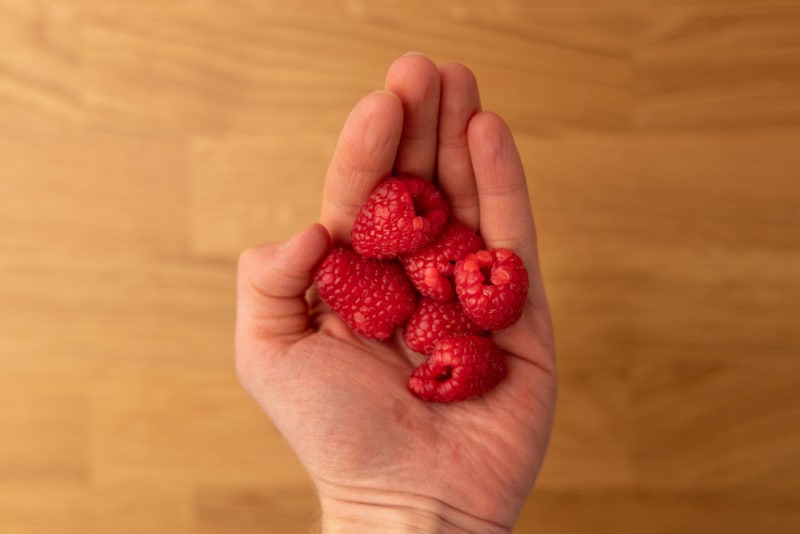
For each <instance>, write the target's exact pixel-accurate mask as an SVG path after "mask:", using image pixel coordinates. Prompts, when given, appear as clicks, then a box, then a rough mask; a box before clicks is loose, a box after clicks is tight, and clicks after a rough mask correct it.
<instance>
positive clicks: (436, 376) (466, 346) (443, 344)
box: [408, 336, 507, 402]
mask: <svg viewBox="0 0 800 534" xmlns="http://www.w3.org/2000/svg"><path fill="white" fill-rule="evenodd" d="M506 370H507V368H506V355H505V353H504V352H503V351H502V350H500V349H499V348H498V347H497V345H495V344H494V342H493V341H492V340H491V339H489V338H485V337H479V336H453V337H447V338H444V339H442V340H441V341H439V342H438V343H437V344H436V348H435V349H434V351H433V353H432V354H431V356H430V358H429V359H428V361H427V362H425V363H423V364H422V365H420V366H419V367H417V368H416V369H414V372H413V373H412V374H411V378H409V379H408V389H410V390H411V392H412V393H414V395H416V396H417V397H419V398H421V399H423V400H426V401H435V402H453V401H460V400H464V399H468V398H470V397H476V396H478V395H481V394H482V393H485V392H487V391H489V390H490V389H492V388H493V387H494V386H496V385H497V384H498V383H500V381H501V380H502V379H503V377H504V376H505V375H506Z"/></svg>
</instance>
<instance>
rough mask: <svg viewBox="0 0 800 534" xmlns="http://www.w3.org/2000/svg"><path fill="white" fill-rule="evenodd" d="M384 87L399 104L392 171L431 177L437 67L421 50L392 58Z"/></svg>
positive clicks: (436, 119)
mask: <svg viewBox="0 0 800 534" xmlns="http://www.w3.org/2000/svg"><path fill="white" fill-rule="evenodd" d="M386 89H387V90H388V91H391V92H393V93H394V94H396V95H397V96H398V97H399V98H400V101H401V102H402V105H403V131H402V137H401V140H400V146H399V147H398V150H397V157H396V160H395V167H394V169H395V173H396V174H405V173H407V174H413V175H416V176H420V177H422V178H426V179H428V180H431V179H433V177H434V172H435V170H436V150H437V149H436V139H437V124H438V115H439V91H440V87H439V69H438V68H437V67H436V65H435V64H434V63H433V62H432V61H431V60H430V59H428V58H427V57H425V56H424V55H422V54H417V53H410V54H406V55H405V56H403V57H401V58H399V59H397V60H395V62H394V63H392V65H391V66H390V67H389V70H388V72H387V73H386Z"/></svg>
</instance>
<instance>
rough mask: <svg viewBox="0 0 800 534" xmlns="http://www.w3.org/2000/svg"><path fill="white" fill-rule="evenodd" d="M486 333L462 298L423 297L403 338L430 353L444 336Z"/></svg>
mask: <svg viewBox="0 0 800 534" xmlns="http://www.w3.org/2000/svg"><path fill="white" fill-rule="evenodd" d="M482 333H484V330H483V329H482V328H481V327H479V326H478V325H476V324H475V323H473V322H472V321H471V320H470V319H469V317H467V316H466V315H465V314H464V310H463V309H462V308H461V304H459V302H458V300H456V299H453V300H448V301H447V302H439V301H436V300H433V299H430V298H426V297H422V298H421V299H420V301H419V302H418V303H417V309H416V310H414V313H413V314H412V315H411V317H410V318H409V319H408V322H407V323H406V327H405V330H404V331H403V340H404V341H405V342H406V345H408V348H410V349H411V350H413V351H415V352H420V353H422V354H430V353H431V352H433V346H434V345H435V344H436V342H437V341H439V340H440V339H442V338H444V337H449V336H454V335H458V334H463V335H468V334H475V335H479V334H482Z"/></svg>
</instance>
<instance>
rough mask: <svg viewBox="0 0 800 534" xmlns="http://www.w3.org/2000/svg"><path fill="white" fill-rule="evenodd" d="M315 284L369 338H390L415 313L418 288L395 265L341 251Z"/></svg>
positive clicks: (328, 259)
mask: <svg viewBox="0 0 800 534" xmlns="http://www.w3.org/2000/svg"><path fill="white" fill-rule="evenodd" d="M314 281H315V283H316V284H317V289H318V291H319V296H320V298H321V299H322V300H324V301H325V302H326V303H327V304H328V306H330V307H331V309H332V310H333V311H335V312H336V313H337V314H338V315H339V316H340V317H341V318H342V319H344V321H345V322H346V323H347V324H348V325H349V326H350V328H352V329H353V330H355V331H356V332H358V333H359V334H361V335H363V336H365V337H370V338H375V339H386V338H388V337H389V336H391V335H392V332H393V331H394V329H395V328H397V327H399V326H401V325H402V324H403V323H404V322H405V321H406V319H408V317H409V316H410V315H411V313H412V312H413V311H414V304H415V300H416V294H415V293H414V288H413V286H412V285H411V283H410V282H409V281H408V278H406V275H405V272H404V271H403V268H402V266H401V265H400V264H399V263H397V262H394V261H381V260H373V259H367V258H362V257H361V256H359V255H358V254H356V253H354V252H352V251H350V250H346V249H342V248H337V249H334V250H332V251H331V252H329V253H328V255H327V256H326V257H325V259H324V260H323V261H322V263H321V264H320V266H319V269H318V270H317V273H316V275H315V276H314Z"/></svg>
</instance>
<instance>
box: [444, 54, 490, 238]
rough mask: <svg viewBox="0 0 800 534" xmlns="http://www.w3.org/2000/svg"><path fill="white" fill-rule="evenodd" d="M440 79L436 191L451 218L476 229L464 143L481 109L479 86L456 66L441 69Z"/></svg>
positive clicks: (465, 70)
mask: <svg viewBox="0 0 800 534" xmlns="http://www.w3.org/2000/svg"><path fill="white" fill-rule="evenodd" d="M439 76H440V79H441V101H440V104H439V148H438V155H437V176H438V180H439V188H440V189H441V190H442V192H444V194H445V196H446V197H447V198H448V200H449V202H450V206H451V207H452V209H453V215H454V216H455V217H456V218H457V219H458V220H460V221H461V222H463V223H464V224H467V225H468V226H471V227H473V228H478V225H479V210H478V194H477V189H476V186H475V174H474V172H473V170H472V161H471V159H470V155H469V143H468V140H467V125H468V124H469V121H470V119H471V118H472V116H473V115H475V114H476V113H477V112H478V111H480V109H481V102H480V96H479V94H478V84H477V82H476V81H475V76H474V75H473V74H472V72H471V71H470V70H469V69H468V68H467V67H465V66H464V65H460V64H457V63H449V64H445V65H442V66H441V67H440V68H439Z"/></svg>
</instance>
